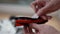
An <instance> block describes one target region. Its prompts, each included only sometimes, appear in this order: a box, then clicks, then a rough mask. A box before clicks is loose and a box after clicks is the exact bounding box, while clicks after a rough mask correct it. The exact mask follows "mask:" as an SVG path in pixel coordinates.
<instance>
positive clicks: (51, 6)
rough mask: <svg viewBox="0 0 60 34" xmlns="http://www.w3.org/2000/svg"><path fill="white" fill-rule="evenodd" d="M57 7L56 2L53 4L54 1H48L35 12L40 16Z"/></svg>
mask: <svg viewBox="0 0 60 34" xmlns="http://www.w3.org/2000/svg"><path fill="white" fill-rule="evenodd" d="M57 9H58V7H57V4H55V2H54V1H50V2H49V3H46V5H45V6H44V7H43V8H41V9H39V10H38V12H37V14H38V15H39V16H41V15H45V14H49V13H52V12H54V11H55V10H57Z"/></svg>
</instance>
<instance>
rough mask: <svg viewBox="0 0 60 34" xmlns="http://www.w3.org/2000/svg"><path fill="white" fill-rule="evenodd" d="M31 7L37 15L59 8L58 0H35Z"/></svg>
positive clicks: (59, 2) (59, 0)
mask: <svg viewBox="0 0 60 34" xmlns="http://www.w3.org/2000/svg"><path fill="white" fill-rule="evenodd" d="M31 7H32V8H33V9H34V11H35V12H36V13H37V15H39V16H41V15H45V14H49V13H52V12H54V11H56V10H58V9H60V0H35V1H33V2H32V3H31Z"/></svg>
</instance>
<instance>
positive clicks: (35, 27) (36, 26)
mask: <svg viewBox="0 0 60 34" xmlns="http://www.w3.org/2000/svg"><path fill="white" fill-rule="evenodd" d="M30 26H31V27H32V28H33V29H36V30H39V25H38V24H35V23H32V24H30Z"/></svg>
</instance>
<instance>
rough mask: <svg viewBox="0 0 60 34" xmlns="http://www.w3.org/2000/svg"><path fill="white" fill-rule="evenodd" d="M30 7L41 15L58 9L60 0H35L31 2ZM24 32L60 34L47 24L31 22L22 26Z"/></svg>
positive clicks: (27, 33) (30, 33)
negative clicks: (33, 30)
mask: <svg viewBox="0 0 60 34" xmlns="http://www.w3.org/2000/svg"><path fill="white" fill-rule="evenodd" d="M31 7H32V9H33V10H34V11H35V13H36V14H37V15H38V16H43V15H46V14H49V13H53V12H55V11H56V10H58V9H60V0H35V1H33V2H32V3H31ZM32 28H34V29H35V32H32ZM24 34H60V32H59V31H57V30H56V29H55V28H54V27H52V26H49V25H47V24H40V25H38V24H35V23H33V24H30V25H29V26H24Z"/></svg>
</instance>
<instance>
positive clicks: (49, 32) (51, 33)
mask: <svg viewBox="0 0 60 34" xmlns="http://www.w3.org/2000/svg"><path fill="white" fill-rule="evenodd" d="M32 28H33V29H35V32H33V31H32ZM24 34H60V32H59V31H57V30H56V29H55V28H54V27H52V26H49V25H46V24H40V25H38V24H35V23H33V24H30V26H29V27H27V26H24Z"/></svg>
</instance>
